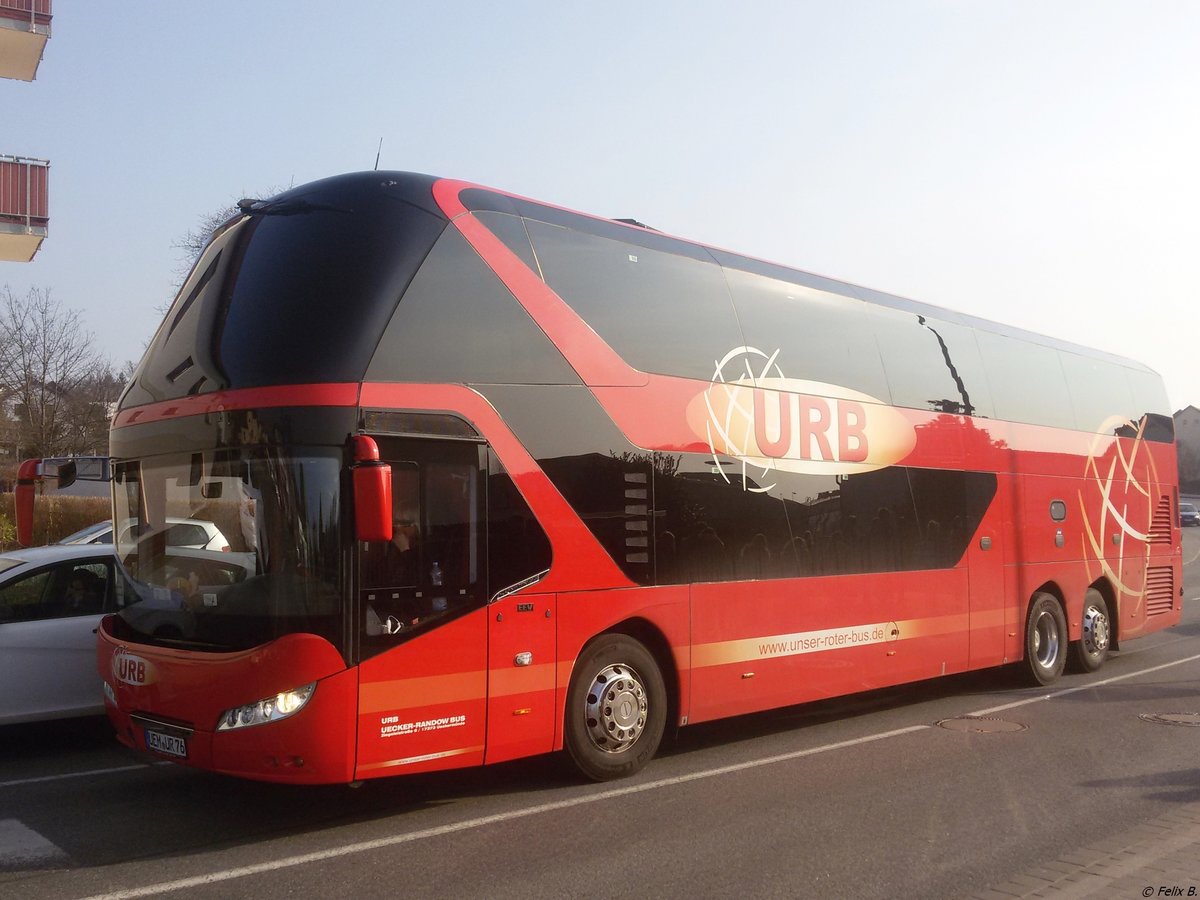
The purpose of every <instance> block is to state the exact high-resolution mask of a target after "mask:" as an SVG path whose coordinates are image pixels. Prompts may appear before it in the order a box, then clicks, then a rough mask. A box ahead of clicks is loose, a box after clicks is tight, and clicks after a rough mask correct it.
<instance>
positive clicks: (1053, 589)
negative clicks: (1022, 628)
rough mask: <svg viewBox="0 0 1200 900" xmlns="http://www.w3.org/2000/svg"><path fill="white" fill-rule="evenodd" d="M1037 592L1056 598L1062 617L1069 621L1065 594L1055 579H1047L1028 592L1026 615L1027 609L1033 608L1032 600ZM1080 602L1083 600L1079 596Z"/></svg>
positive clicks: (1026, 613) (1027, 613) (1035, 597)
mask: <svg viewBox="0 0 1200 900" xmlns="http://www.w3.org/2000/svg"><path fill="white" fill-rule="evenodd" d="M1038 594H1049V595H1050V596H1051V597H1053V598H1054V599H1055V600H1057V601H1058V605H1059V607H1061V608H1062V612H1063V618H1065V619H1066V620H1067V622H1068V623H1069V622H1070V621H1071V618H1070V616H1069V615H1068V614H1067V597H1066V594H1065V593H1064V592H1063V589H1062V587H1061V586H1060V585H1059V583H1058V582H1057V581H1047V582H1045V583H1043V584H1040V585H1038V586H1037V587H1035V588H1034V589H1033V590H1032V591H1030V592H1029V597H1028V599H1027V600H1026V601H1025V615H1026V617H1028V616H1029V611H1030V610H1031V609H1032V608H1033V601H1034V600H1036V599H1037V596H1038ZM1080 602H1081V603H1082V602H1083V598H1082V597H1081V598H1080Z"/></svg>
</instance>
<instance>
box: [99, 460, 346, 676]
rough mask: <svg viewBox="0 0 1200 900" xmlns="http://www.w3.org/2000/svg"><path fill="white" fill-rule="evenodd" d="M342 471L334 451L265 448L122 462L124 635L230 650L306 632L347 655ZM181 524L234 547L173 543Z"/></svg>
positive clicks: (118, 506) (118, 477)
mask: <svg viewBox="0 0 1200 900" xmlns="http://www.w3.org/2000/svg"><path fill="white" fill-rule="evenodd" d="M340 466H341V463H340V455H339V453H338V452H335V451H329V450H323V449H322V450H315V449H307V450H304V451H298V452H295V453H294V454H287V455H284V454H281V453H279V452H278V451H277V450H274V449H272V450H266V449H261V448H260V449H254V448H250V449H241V450H234V451H212V452H207V453H199V452H197V453H186V454H178V455H171V456H160V457H152V458H148V459H142V460H133V461H122V462H120V463H118V464H117V465H116V467H115V470H114V473H113V476H114V480H115V482H116V487H115V490H114V492H113V495H114V506H115V510H114V511H115V512H116V515H117V519H118V521H130V522H131V523H132V527H129V528H122V530H121V533H120V534H119V535H118V538H117V545H116V550H117V555H118V558H119V560H120V562H121V564H122V566H123V567H124V568H125V571H126V574H127V576H128V577H129V579H130V581H131V582H132V584H133V590H134V594H135V599H134V602H132V603H127V605H126V607H125V608H124V609H123V610H122V612H121V613H120V616H121V620H122V621H123V623H124V626H125V627H124V628H123V633H124V634H126V635H127V636H128V638H129V639H130V640H137V641H140V642H145V643H154V644H160V645H166V646H179V647H186V648H189V649H197V650H212V651H216V652H223V651H229V650H240V649H247V648H250V647H255V646H259V645H260V644H263V643H266V642H267V641H270V640H272V639H274V638H276V637H280V636H282V635H284V634H289V633H294V632H307V633H313V634H319V635H321V636H323V637H326V638H328V639H329V640H330V641H332V642H333V643H334V645H335V646H336V647H338V648H339V650H340V649H341V632H342V624H341V623H342V613H341V603H340V592H339V589H338V586H339V584H340V573H341V554H340V544H339V539H340V534H339V529H340V523H339V520H340V515H339V508H338V504H339V491H338V479H339V472H340ZM183 519H187V520H194V521H195V522H197V523H204V524H207V525H211V526H214V527H215V529H216V530H218V531H219V532H220V533H221V534H222V535H223V536H224V538H225V540H226V541H227V542H228V544H227V546H228V549H227V550H226V549H201V548H197V547H194V546H193V547H181V546H178V545H176V544H175V542H173V541H172V540H171V538H172V536H173V534H174V532H175V531H177V530H178V525H177V524H176V523H178V522H179V521H180V520H183ZM214 533H215V532H214ZM222 545H223V547H224V546H225V542H222Z"/></svg>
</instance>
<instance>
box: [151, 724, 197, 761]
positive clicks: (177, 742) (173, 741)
mask: <svg viewBox="0 0 1200 900" xmlns="http://www.w3.org/2000/svg"><path fill="white" fill-rule="evenodd" d="M145 734H146V747H147V749H149V750H154V751H156V752H158V753H165V754H166V755H167V756H178V757H180V758H181V759H187V739H186V738H181V737H176V736H175V735H173V734H163V733H162V732H161V731H150V730H149V729H147V730H146V732H145Z"/></svg>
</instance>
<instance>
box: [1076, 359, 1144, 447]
mask: <svg viewBox="0 0 1200 900" xmlns="http://www.w3.org/2000/svg"><path fill="white" fill-rule="evenodd" d="M1059 357H1060V359H1061V360H1062V367H1063V373H1064V374H1065V375H1066V378H1067V388H1068V389H1069V390H1070V392H1071V400H1072V401H1073V403H1074V405H1075V422H1076V425H1077V426H1078V427H1079V428H1080V429H1081V430H1083V431H1101V430H1103V431H1104V432H1105V433H1107V434H1111V433H1112V432H1113V430H1114V429H1115V428H1117V427H1120V425H1121V424H1122V423H1123V421H1125V420H1130V419H1132V420H1133V421H1137V419H1138V418H1140V417H1141V414H1142V413H1144V412H1145V410H1138V409H1136V408H1135V404H1134V402H1133V392H1132V391H1131V390H1130V388H1129V380H1128V379H1127V378H1126V377H1125V373H1126V369H1125V368H1124V366H1119V365H1117V364H1115V363H1111V362H1108V361H1106V360H1101V359H1095V358H1092V357H1087V356H1079V355H1078V354H1075V353H1068V352H1066V351H1062V352H1060V353H1059ZM1114 417H1115V418H1117V419H1119V420H1122V421H1121V422H1116V423H1114V422H1111V421H1110V420H1111V419H1113V418H1114ZM1101 426H1106V427H1103V428H1102V427H1101Z"/></svg>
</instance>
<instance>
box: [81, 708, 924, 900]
mask: <svg viewBox="0 0 1200 900" xmlns="http://www.w3.org/2000/svg"><path fill="white" fill-rule="evenodd" d="M930 727H932V726H929V725H912V726H909V727H908V728H898V729H896V730H895V731H885V732H882V733H880V734H872V735H868V736H866V737H861V738H855V739H854V740H850V741H839V742H838V743H836V744H825V745H824V746H821V747H811V748H809V749H807V750H796V751H793V752H791V753H781V754H779V755H778V756H768V757H765V758H763V759H755V760H750V761H749V762H744V763H735V764H733V765H728V766H720V767H718V768H716V769H706V770H704V771H702V772H693V773H691V774H689V775H677V776H675V777H674V778H663V779H660V780H658V781H649V782H647V783H646V784H637V785H631V786H629V787H623V788H614V789H611V790H607V791H601V792H599V793H596V794H588V795H587V796H584V797H573V798H571V799H570V800H558V801H555V802H554V803H544V804H541V805H540V806H530V807H527V808H525V809H516V810H512V811H511V812H506V813H497V814H496V815H491V816H482V817H480V818H477V819H468V820H466V821H464V822H456V823H454V824H452V825H440V826H438V827H437V828H426V829H424V830H422V831H413V832H410V833H408V834H397V835H393V836H391V837H386V838H379V839H378V840H374V841H362V842H361V843H357V844H347V845H346V846H344V847H336V848H331V849H329V850H317V851H314V852H312V853H304V854H301V855H299V856H289V857H286V858H285V859H277V860H274V861H272V862H266V863H258V864H256V865H252V866H243V867H242V868H240V869H227V870H225V871H222V872H210V873H209V874H207V875H196V876H193V877H191V878H181V879H179V880H178V881H164V882H160V883H159V884H151V885H146V886H145V887H140V888H131V889H129V890H125V891H114V892H113V893H111V894H97V895H95V896H94V897H90V898H88V900H125V898H130V897H146V896H149V895H151V894H162V893H167V892H168V891H181V890H185V889H187V888H193V887H200V886H202V885H208V884H217V883H219V882H222V881H229V880H231V879H234V878H245V877H246V876H248V875H261V874H262V873H264V872H274V871H277V870H279V869H288V868H292V867H294V866H302V865H305V864H307V863H312V862H322V861H324V860H327V859H335V858H337V857H339V856H350V855H352V854H355V853H366V852H369V851H371V850H381V849H383V848H385V847H394V846H396V845H398V844H408V843H412V842H413V841H420V840H425V839H426V838H432V837H440V836H442V835H446V834H454V833H455V832H459V831H468V830H471V829H475V828H483V827H485V826H487V825H496V824H498V823H501V822H511V821H513V820H514V819H524V818H527V817H529V816H537V815H541V814H543V813H549V812H557V811H558V810H560V809H570V808H572V807H575V806H584V805H586V804H589V803H599V802H601V801H602V800H612V799H614V798H616V797H625V796H629V795H630V794H640V793H643V792H645V791H654V790H658V789H659V788H665V787H673V786H675V785H679V784H687V783H688V782H691V781H700V780H702V779H706V778H715V777H716V776H718V775H728V774H730V773H732V772H742V771H745V770H747V769H756V768H759V767H761V766H769V765H772V764H773V763H780V762H788V761H790V760H793V759H802V758H803V757H805V756H815V755H816V754H818V753H826V752H828V751H830V750H843V749H845V748H847V747H855V746H858V745H860V744H869V743H872V742H874V741H882V740H886V739H887V738H893V737H899V736H900V735H903V734H913V733H915V732H918V731H927V730H928V729H929V728H930Z"/></svg>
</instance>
